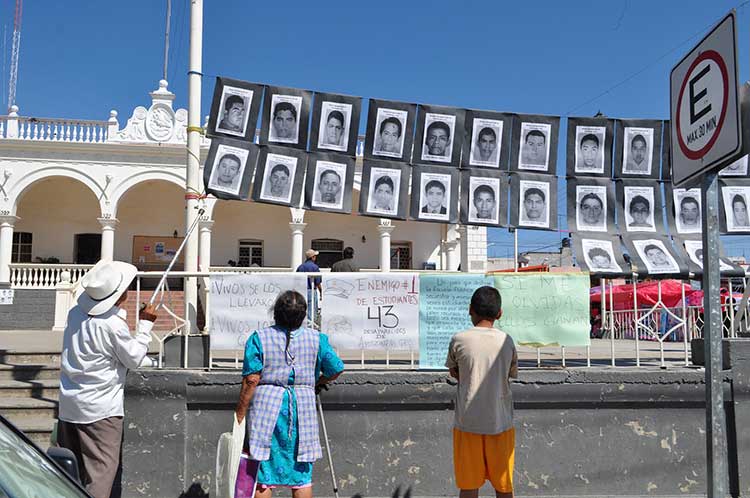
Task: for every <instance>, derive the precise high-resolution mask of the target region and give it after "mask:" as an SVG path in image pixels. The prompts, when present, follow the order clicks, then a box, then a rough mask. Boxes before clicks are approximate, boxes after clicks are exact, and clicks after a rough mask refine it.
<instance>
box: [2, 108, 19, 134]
mask: <svg viewBox="0 0 750 498" xmlns="http://www.w3.org/2000/svg"><path fill="white" fill-rule="evenodd" d="M5 138H18V106H17V105H12V106H10V112H9V113H8V121H7V122H6V123H5Z"/></svg>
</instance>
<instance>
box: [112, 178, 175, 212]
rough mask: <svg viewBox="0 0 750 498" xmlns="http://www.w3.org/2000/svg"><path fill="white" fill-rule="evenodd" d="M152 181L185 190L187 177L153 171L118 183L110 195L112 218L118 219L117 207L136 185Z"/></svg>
mask: <svg viewBox="0 0 750 498" xmlns="http://www.w3.org/2000/svg"><path fill="white" fill-rule="evenodd" d="M152 180H162V181H166V182H169V183H172V184H175V185H177V186H178V187H181V188H183V189H184V188H185V177H183V176H181V175H179V174H177V173H174V172H172V171H164V170H161V171H159V170H151V171H140V172H138V173H134V174H132V175H130V176H128V177H126V178H124V179H123V180H121V181H120V183H118V184H117V185H116V186H115V187H114V189H112V194H111V195H110V201H109V213H108V214H109V215H110V216H111V217H112V218H116V217H117V206H118V204H119V202H120V200H121V199H122V198H123V197H124V196H125V194H126V193H127V192H128V191H129V190H130V189H132V188H133V187H135V186H136V185H138V184H140V183H143V182H147V181H152Z"/></svg>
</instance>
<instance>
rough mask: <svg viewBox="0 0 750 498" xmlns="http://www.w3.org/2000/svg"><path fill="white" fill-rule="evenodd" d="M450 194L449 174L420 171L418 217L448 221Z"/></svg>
mask: <svg viewBox="0 0 750 498" xmlns="http://www.w3.org/2000/svg"><path fill="white" fill-rule="evenodd" d="M412 195H414V194H412ZM450 196H451V175H441V174H438V173H422V175H421V177H420V186H419V205H420V206H421V208H420V210H419V218H420V219H429V220H444V221H448V214H449V213H448V205H449V204H450V202H451V199H450Z"/></svg>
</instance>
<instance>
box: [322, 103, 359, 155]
mask: <svg viewBox="0 0 750 498" xmlns="http://www.w3.org/2000/svg"><path fill="white" fill-rule="evenodd" d="M351 120H352V105H351V104H346V103H338V102H323V103H322V105H321V112H320V123H319V126H320V128H319V130H318V148H319V149H329V150H335V151H339V152H346V150H347V147H348V144H349V133H350V130H351Z"/></svg>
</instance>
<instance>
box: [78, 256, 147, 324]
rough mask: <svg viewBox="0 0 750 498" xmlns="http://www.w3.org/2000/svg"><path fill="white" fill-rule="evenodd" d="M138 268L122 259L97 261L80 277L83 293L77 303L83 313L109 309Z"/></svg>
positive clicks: (100, 312)
mask: <svg viewBox="0 0 750 498" xmlns="http://www.w3.org/2000/svg"><path fill="white" fill-rule="evenodd" d="M136 273H138V269H137V268H136V267H135V266H133V265H131V264H129V263H123V262H122V261H99V262H98V263H97V264H96V265H94V267H93V268H92V269H91V270H89V271H88V273H86V275H84V276H83V278H82V279H81V287H83V293H81V295H80V296H79V297H78V305H79V306H80V307H81V308H82V309H83V311H84V312H85V313H87V314H88V315H91V316H98V315H101V314H103V313H106V312H107V311H109V310H110V309H111V308H112V306H114V304H115V302H117V299H119V297H120V296H121V295H122V293H123V292H125V291H126V290H127V289H128V287H129V286H130V283H131V282H132V281H133V279H134V278H135V274H136Z"/></svg>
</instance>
